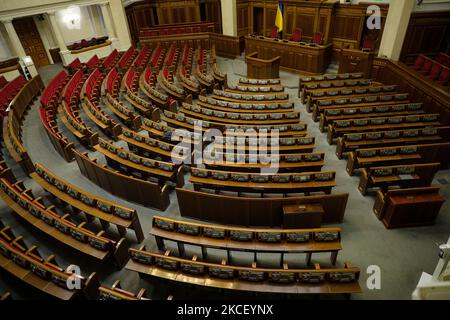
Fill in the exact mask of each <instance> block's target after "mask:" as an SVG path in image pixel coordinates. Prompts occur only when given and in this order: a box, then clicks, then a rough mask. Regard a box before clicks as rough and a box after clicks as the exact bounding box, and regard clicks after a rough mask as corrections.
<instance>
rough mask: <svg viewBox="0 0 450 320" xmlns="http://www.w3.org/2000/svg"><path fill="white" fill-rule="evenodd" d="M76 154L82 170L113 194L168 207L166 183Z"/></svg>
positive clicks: (155, 206) (138, 201) (161, 207)
mask: <svg viewBox="0 0 450 320" xmlns="http://www.w3.org/2000/svg"><path fill="white" fill-rule="evenodd" d="M74 156H75V160H76V161H77V164H78V167H79V169H80V172H81V173H82V174H83V175H84V176H85V177H87V178H88V179H89V180H91V181H92V182H93V183H95V184H96V185H98V186H99V187H101V188H103V189H104V190H106V191H108V192H110V193H112V194H113V195H115V196H118V197H120V198H123V199H126V200H128V201H132V202H136V203H139V204H142V205H144V206H149V207H152V208H157V209H159V210H162V211H164V210H165V209H166V208H167V207H168V205H169V203H170V200H169V189H168V187H167V186H166V185H164V186H163V187H160V186H159V184H157V183H154V182H151V181H148V180H143V179H139V178H135V177H133V176H131V175H127V174H124V173H121V172H119V171H116V170H112V169H110V168H108V167H107V166H105V165H100V164H99V163H97V161H96V159H90V158H89V156H88V154H87V153H83V154H82V153H79V152H77V151H76V150H74ZM143 238H144V237H143V236H142V239H141V240H139V241H142V240H143Z"/></svg>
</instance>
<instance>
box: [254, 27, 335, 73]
mask: <svg viewBox="0 0 450 320" xmlns="http://www.w3.org/2000/svg"><path fill="white" fill-rule="evenodd" d="M254 52H258V58H259V59H266V60H270V59H273V58H275V57H278V56H279V57H280V68H281V69H284V70H287V71H293V72H298V73H304V74H320V73H325V70H326V69H327V68H328V65H329V64H330V62H331V54H332V44H331V43H330V44H327V45H315V44H307V43H302V42H292V41H287V40H274V39H272V38H267V37H262V36H246V37H245V55H246V56H248V55H250V54H252V53H254Z"/></svg>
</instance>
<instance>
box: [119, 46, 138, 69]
mask: <svg viewBox="0 0 450 320" xmlns="http://www.w3.org/2000/svg"><path fill="white" fill-rule="evenodd" d="M136 54H137V51H136V49H134V47H132V46H131V47H130V48H128V50H127V51H125V53H124V54H123V55H122V56H121V57H120V59H119V62H118V63H117V66H118V67H119V69H128V68H129V67H130V65H131V63H132V62H133V60H134V58H135V57H136Z"/></svg>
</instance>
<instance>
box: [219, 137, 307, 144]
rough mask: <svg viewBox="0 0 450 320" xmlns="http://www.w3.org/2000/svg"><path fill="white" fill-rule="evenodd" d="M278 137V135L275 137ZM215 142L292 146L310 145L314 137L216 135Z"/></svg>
mask: <svg viewBox="0 0 450 320" xmlns="http://www.w3.org/2000/svg"><path fill="white" fill-rule="evenodd" d="M277 138H278V137H277ZM214 142H215V143H218V144H224V145H237V146H245V145H248V146H258V145H267V146H276V145H279V146H294V145H300V146H301V145H310V144H314V143H315V137H288V138H279V139H276V138H272V137H271V136H270V135H267V136H255V137H250V138H249V137H245V136H243V137H236V136H225V137H223V136H222V137H221V136H217V137H215V140H214Z"/></svg>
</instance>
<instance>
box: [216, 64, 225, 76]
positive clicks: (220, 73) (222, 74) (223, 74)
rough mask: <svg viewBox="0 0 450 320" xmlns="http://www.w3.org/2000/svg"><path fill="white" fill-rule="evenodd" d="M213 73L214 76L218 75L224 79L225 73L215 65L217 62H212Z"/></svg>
mask: <svg viewBox="0 0 450 320" xmlns="http://www.w3.org/2000/svg"><path fill="white" fill-rule="evenodd" d="M213 74H214V75H215V76H216V77H218V78H220V79H225V76H226V75H225V73H223V72H222V71H221V70H220V69H219V67H218V66H217V63H214V66H213Z"/></svg>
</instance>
